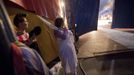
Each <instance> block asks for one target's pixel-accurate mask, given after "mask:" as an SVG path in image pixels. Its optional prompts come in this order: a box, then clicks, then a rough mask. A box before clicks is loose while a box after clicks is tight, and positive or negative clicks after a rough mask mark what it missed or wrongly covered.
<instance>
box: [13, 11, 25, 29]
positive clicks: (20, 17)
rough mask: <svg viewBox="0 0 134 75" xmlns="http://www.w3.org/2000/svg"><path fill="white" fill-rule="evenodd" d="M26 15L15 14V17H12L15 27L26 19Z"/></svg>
mask: <svg viewBox="0 0 134 75" xmlns="http://www.w3.org/2000/svg"><path fill="white" fill-rule="evenodd" d="M26 16H27V15H26V14H24V13H19V14H16V15H15V17H14V20H13V23H14V25H15V26H16V27H19V23H21V22H23V21H24V18H26Z"/></svg>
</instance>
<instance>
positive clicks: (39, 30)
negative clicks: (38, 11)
mask: <svg viewBox="0 0 134 75" xmlns="http://www.w3.org/2000/svg"><path fill="white" fill-rule="evenodd" d="M40 33H41V27H40V26H36V27H34V29H33V30H32V31H30V32H29V37H30V38H31V37H32V36H33V35H34V34H35V35H36V36H38V35H39V34H40Z"/></svg>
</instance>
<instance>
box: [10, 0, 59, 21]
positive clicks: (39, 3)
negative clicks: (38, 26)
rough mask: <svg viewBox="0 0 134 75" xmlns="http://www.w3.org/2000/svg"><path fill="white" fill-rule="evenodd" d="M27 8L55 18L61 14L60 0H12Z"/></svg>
mask: <svg viewBox="0 0 134 75" xmlns="http://www.w3.org/2000/svg"><path fill="white" fill-rule="evenodd" d="M10 1H11V2H14V3H16V4H17V5H19V6H21V7H23V8H24V9H26V10H29V11H34V12H35V13H36V14H38V15H41V16H45V17H48V18H50V19H52V20H54V19H55V18H56V17H57V16H59V11H60V8H59V0H10Z"/></svg>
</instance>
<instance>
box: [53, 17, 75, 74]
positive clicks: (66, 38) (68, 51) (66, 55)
mask: <svg viewBox="0 0 134 75" xmlns="http://www.w3.org/2000/svg"><path fill="white" fill-rule="evenodd" d="M63 25H64V20H63V19H62V18H57V19H56V20H55V26H56V27H57V28H58V29H56V30H55V31H54V34H55V36H56V38H57V41H58V44H59V48H60V50H59V57H60V59H61V62H62V67H63V68H64V73H65V75H67V64H68V65H69V68H70V70H71V74H73V75H77V70H76V68H77V55H76V51H75V47H74V36H73V33H72V32H71V31H70V30H68V29H66V28H63Z"/></svg>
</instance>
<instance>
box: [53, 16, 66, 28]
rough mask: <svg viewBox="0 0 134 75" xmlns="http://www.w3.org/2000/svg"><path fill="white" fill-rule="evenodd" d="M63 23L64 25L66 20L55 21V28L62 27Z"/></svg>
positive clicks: (57, 19)
mask: <svg viewBox="0 0 134 75" xmlns="http://www.w3.org/2000/svg"><path fill="white" fill-rule="evenodd" d="M63 23H64V20H63V19H62V18H56V19H55V26H56V27H58V28H59V27H61V26H62V24H63Z"/></svg>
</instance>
